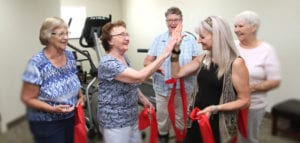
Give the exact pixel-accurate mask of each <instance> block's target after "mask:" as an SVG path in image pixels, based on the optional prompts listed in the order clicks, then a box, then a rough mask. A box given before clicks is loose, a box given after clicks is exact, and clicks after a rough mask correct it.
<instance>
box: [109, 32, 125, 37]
mask: <svg viewBox="0 0 300 143" xmlns="http://www.w3.org/2000/svg"><path fill="white" fill-rule="evenodd" d="M110 36H112V37H114V36H122V37H129V34H128V33H126V32H121V33H119V34H114V35H110Z"/></svg>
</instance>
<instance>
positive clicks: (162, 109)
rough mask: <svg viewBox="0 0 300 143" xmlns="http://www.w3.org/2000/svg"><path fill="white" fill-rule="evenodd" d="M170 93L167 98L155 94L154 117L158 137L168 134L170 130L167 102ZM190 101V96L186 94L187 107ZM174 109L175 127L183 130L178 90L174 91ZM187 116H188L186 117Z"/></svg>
mask: <svg viewBox="0 0 300 143" xmlns="http://www.w3.org/2000/svg"><path fill="white" fill-rule="evenodd" d="M170 93H171V91H170V92H169V94H168V96H162V95H158V94H156V95H155V96H156V116H157V124H158V131H159V134H160V135H166V134H168V133H169V131H170V129H171V128H172V123H171V120H170V118H169V112H168V102H169V99H170ZM190 101H191V96H190V94H189V93H187V106H188V104H189V102H190ZM174 107H175V119H176V127H177V128H178V129H181V130H183V128H184V119H183V108H182V100H181V94H180V90H176V96H175V101H174ZM187 116H188V115H187Z"/></svg>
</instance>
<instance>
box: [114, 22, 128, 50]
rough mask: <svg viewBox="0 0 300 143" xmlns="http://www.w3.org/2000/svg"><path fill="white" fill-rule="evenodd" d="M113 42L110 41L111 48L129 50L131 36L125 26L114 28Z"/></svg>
mask: <svg viewBox="0 0 300 143" xmlns="http://www.w3.org/2000/svg"><path fill="white" fill-rule="evenodd" d="M110 35H111V40H110V41H109V44H110V46H111V48H112V49H113V48H117V49H118V50H121V51H124V52H125V51H126V50H128V45H129V34H128V33H127V31H126V29H125V27H123V26H117V27H114V28H113V29H112V30H111V33H110Z"/></svg>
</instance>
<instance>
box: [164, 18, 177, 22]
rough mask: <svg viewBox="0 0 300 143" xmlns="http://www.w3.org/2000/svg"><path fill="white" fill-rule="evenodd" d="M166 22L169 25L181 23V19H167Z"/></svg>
mask: <svg viewBox="0 0 300 143" xmlns="http://www.w3.org/2000/svg"><path fill="white" fill-rule="evenodd" d="M166 21H167V22H169V23H171V22H175V23H177V22H179V21H181V19H180V18H176V19H167V20H166Z"/></svg>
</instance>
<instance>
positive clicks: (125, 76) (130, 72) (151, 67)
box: [116, 37, 176, 83]
mask: <svg viewBox="0 0 300 143" xmlns="http://www.w3.org/2000/svg"><path fill="white" fill-rule="evenodd" d="M175 43H176V38H173V37H172V39H171V40H170V41H169V43H168V44H167V46H166V48H165V51H164V53H163V54H162V55H161V56H160V57H158V58H156V59H155V60H154V61H153V62H151V63H150V64H148V65H147V66H146V67H144V68H143V69H141V70H139V71H137V70H134V69H133V68H127V69H125V70H124V71H123V72H122V73H121V74H119V75H118V76H117V77H116V80H118V81H121V82H125V83H142V82H144V81H145V80H146V79H147V78H148V77H149V76H150V75H152V74H153V73H154V72H155V71H156V70H157V69H158V68H159V67H160V66H161V64H162V63H163V62H164V60H165V59H166V58H168V57H169V55H170V53H171V51H172V50H173V48H174V45H175Z"/></svg>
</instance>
